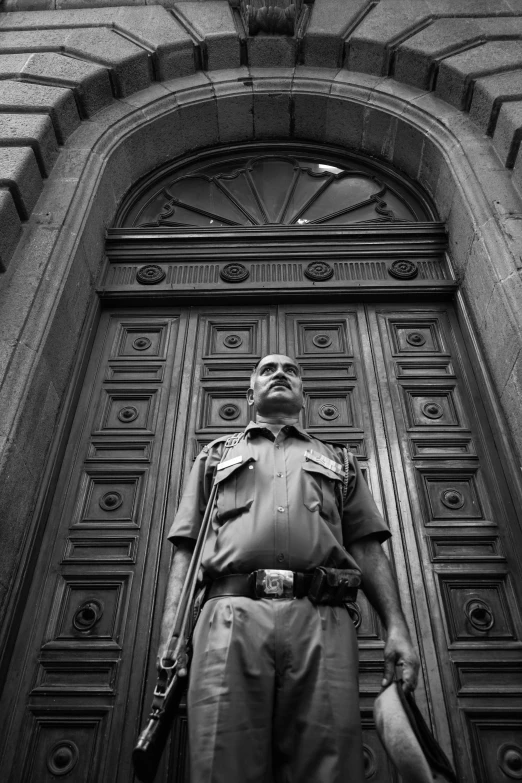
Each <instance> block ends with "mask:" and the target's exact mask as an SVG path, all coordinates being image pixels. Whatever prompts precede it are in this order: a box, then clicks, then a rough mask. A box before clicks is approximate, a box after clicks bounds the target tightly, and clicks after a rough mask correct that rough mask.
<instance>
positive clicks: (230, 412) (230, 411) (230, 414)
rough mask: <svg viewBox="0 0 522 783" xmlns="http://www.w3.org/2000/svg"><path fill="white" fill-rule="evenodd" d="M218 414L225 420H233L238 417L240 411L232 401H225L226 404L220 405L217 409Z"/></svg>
mask: <svg viewBox="0 0 522 783" xmlns="http://www.w3.org/2000/svg"><path fill="white" fill-rule="evenodd" d="M218 413H219V415H220V416H221V418H222V419H225V421H234V419H237V418H238V417H239V414H240V413H241V411H240V409H239V407H238V406H237V405H234V403H232V402H227V403H226V405H222V406H221V408H220V409H219V411H218Z"/></svg>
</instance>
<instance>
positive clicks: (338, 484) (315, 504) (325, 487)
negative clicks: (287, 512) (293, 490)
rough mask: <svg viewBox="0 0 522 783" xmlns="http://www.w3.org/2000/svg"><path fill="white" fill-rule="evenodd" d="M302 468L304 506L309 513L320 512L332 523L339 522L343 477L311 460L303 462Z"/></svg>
mask: <svg viewBox="0 0 522 783" xmlns="http://www.w3.org/2000/svg"><path fill="white" fill-rule="evenodd" d="M301 467H302V471H301V482H302V489H303V503H304V505H305V506H306V508H307V509H308V510H309V511H312V512H318V513H319V514H320V515H321V516H322V517H325V518H326V519H327V520H328V521H330V522H332V523H333V522H335V521H337V520H338V519H339V509H338V505H337V499H338V498H341V496H342V476H339V475H338V474H337V473H335V471H333V470H329V469H328V468H325V467H324V466H323V465H319V463H317V462H312V461H311V460H308V461H306V462H303V463H302V465H301Z"/></svg>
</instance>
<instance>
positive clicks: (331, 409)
mask: <svg viewBox="0 0 522 783" xmlns="http://www.w3.org/2000/svg"><path fill="white" fill-rule="evenodd" d="M319 416H320V417H321V418H322V419H326V421H333V420H334V419H338V418H339V408H337V407H336V406H335V405H331V404H330V403H328V404H327V405H321V407H320V408H319Z"/></svg>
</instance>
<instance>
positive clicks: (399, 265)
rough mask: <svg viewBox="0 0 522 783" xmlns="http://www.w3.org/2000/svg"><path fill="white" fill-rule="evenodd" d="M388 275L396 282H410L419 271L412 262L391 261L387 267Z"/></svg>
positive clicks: (403, 260) (402, 260)
mask: <svg viewBox="0 0 522 783" xmlns="http://www.w3.org/2000/svg"><path fill="white" fill-rule="evenodd" d="M388 274H390V275H391V276H392V277H396V278H397V279H398V280H411V279H412V278H413V277H417V275H418V274H419V269H418V267H417V264H415V263H414V262H413V261H406V260H405V259H400V260H398V261H393V262H392V263H391V264H390V266H389V267H388Z"/></svg>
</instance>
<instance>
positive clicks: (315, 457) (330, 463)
mask: <svg viewBox="0 0 522 783" xmlns="http://www.w3.org/2000/svg"><path fill="white" fill-rule="evenodd" d="M304 455H305V458H306V459H309V460H310V461H311V462H317V464H318V465H322V466H323V468H328V470H333V472H334V473H337V474H338V475H339V476H343V475H344V468H343V466H342V465H339V463H338V462H336V461H335V460H333V459H330V458H329V457H325V456H324V454H320V453H319V452H318V451H311V450H308V451H305V454H304Z"/></svg>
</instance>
